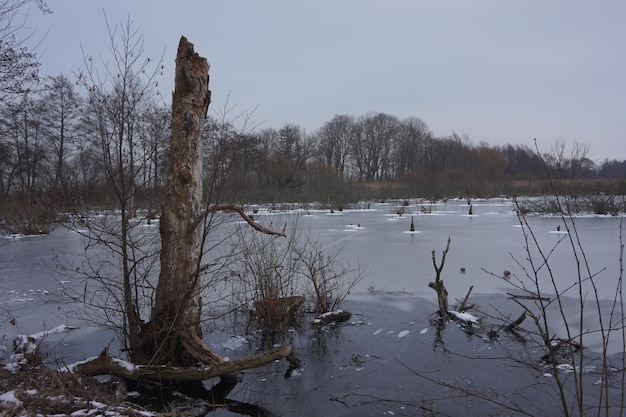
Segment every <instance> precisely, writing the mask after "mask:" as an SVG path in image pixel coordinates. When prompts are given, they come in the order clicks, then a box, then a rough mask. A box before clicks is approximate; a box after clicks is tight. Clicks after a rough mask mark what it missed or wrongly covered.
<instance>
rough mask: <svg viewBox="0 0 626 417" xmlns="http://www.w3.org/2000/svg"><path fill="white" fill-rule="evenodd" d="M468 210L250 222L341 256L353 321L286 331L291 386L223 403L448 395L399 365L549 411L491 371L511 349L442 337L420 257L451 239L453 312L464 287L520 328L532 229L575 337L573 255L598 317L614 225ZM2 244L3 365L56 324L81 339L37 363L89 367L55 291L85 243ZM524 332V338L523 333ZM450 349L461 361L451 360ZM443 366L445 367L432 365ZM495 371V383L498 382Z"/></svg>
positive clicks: (516, 375) (545, 287) (251, 380)
mask: <svg viewBox="0 0 626 417" xmlns="http://www.w3.org/2000/svg"><path fill="white" fill-rule="evenodd" d="M472 203H473V205H472V207H473V210H472V213H473V214H472V215H469V214H468V209H469V207H468V205H467V204H466V202H465V200H451V201H448V202H447V203H438V204H434V205H432V207H431V206H430V205H427V204H424V205H423V206H424V208H425V209H426V211H430V212H428V213H424V212H423V211H422V204H417V203H415V202H411V203H410V204H409V205H408V206H403V205H400V204H399V203H370V204H369V206H368V205H367V204H365V205H363V209H360V210H343V211H335V212H334V213H330V212H329V211H328V210H324V211H322V210H319V211H315V210H311V211H305V210H299V213H298V214H293V213H290V214H285V213H276V212H273V213H270V212H268V211H265V210H259V212H258V213H256V214H255V218H256V219H257V220H258V221H259V222H261V223H263V224H265V225H267V224H269V223H272V224H280V225H282V224H284V222H285V217H287V218H289V217H292V218H293V217H294V216H296V215H297V216H299V220H298V222H299V225H300V226H301V227H303V228H307V229H308V228H310V230H311V232H312V234H313V235H314V236H315V235H318V234H319V236H320V237H321V238H322V239H323V240H324V242H325V245H326V246H327V247H329V248H338V247H341V248H342V253H341V254H342V259H343V261H344V262H347V263H350V264H352V265H355V264H357V263H360V264H362V265H364V266H365V267H366V270H367V274H366V276H365V277H364V279H363V280H362V281H361V282H360V283H359V284H358V285H357V287H356V288H354V289H353V291H352V292H351V294H350V295H349V296H348V298H347V300H346V308H348V309H350V310H351V311H353V312H355V313H356V316H355V317H356V318H355V319H354V320H353V321H352V322H351V323H348V324H346V325H345V326H339V327H337V328H335V329H331V330H329V331H328V330H326V331H319V330H316V329H313V328H311V329H305V330H303V331H302V332H301V333H298V332H291V333H289V334H290V335H291V336H290V337H292V338H293V340H291V342H292V343H293V344H294V346H295V348H296V352H297V353H298V355H299V356H300V357H301V358H302V359H303V360H304V361H305V362H306V363H308V366H307V367H305V369H304V373H303V374H302V376H301V377H298V378H295V379H290V380H286V379H284V378H283V373H284V371H285V369H284V364H282V363H276V364H272V365H270V366H269V367H267V368H260V369H258V370H251V371H248V372H247V373H246V374H247V376H246V378H245V381H244V382H243V383H242V384H240V385H239V386H238V388H237V390H236V391H235V392H234V393H233V395H234V396H235V397H236V398H243V399H249V400H250V401H251V402H259V403H260V404H261V405H267V406H268V407H270V408H271V409H272V410H273V411H276V412H277V413H280V414H285V415H300V414H301V411H302V410H303V408H302V407H303V406H304V409H307V410H311V411H312V412H314V413H315V414H316V415H346V416H347V415H355V416H356V415H364V414H363V412H365V411H367V412H369V413H374V411H376V413H375V415H381V414H380V413H383V414H384V413H386V412H387V410H392V409H393V410H395V411H394V413H395V414H396V415H413V414H411V413H410V412H409V410H410V408H408V407H407V408H406V409H405V408H404V407H403V406H401V404H397V403H391V405H393V407H395V408H389V407H390V404H389V403H384V402H381V403H378V404H375V405H374V404H368V405H366V406H365V407H357V408H354V409H353V412H354V413H353V414H349V413H348V414H346V413H344V411H343V410H345V409H344V406H343V405H342V404H341V403H338V402H329V401H328V398H329V393H332V394H333V395H335V394H342V393H346V392H361V393H363V394H368V395H375V396H383V397H388V398H399V399H401V400H402V401H415V400H416V398H435V397H438V398H443V396H444V395H447V392H446V391H445V390H443V388H442V387H438V386H436V385H433V384H422V383H421V382H423V381H421V380H419V379H416V377H415V376H414V375H412V374H411V373H410V372H408V371H407V369H406V368H404V367H403V365H401V363H406V364H408V365H409V366H411V367H414V369H425V370H428V372H433V374H432V375H437V377H438V378H441V379H442V380H449V381H456V380H458V379H459V378H474V379H475V380H476V381H478V384H480V383H481V382H480V381H482V384H483V385H484V387H483V388H485V389H490V387H492V386H498V387H499V388H501V390H502V392H504V393H515V392H519V390H520V389H522V388H520V387H524V388H523V389H525V390H527V391H528V393H529V394H528V395H529V396H530V397H532V398H533V401H532V403H533V404H534V406H537V407H539V408H540V409H542V410H543V411H545V410H549V409H551V407H553V406H554V403H553V399H551V398H550V397H549V396H547V397H546V392H545V388H540V389H539V391H537V388H536V387H538V386H539V385H537V381H536V380H535V379H534V378H536V376H532V375H531V374H529V373H526V372H525V371H521V370H520V368H516V367H514V366H511V365H512V362H510V361H507V360H503V359H502V358H503V357H505V356H507V355H511V354H515V352H516V351H517V349H519V348H520V345H519V343H518V342H517V341H516V340H508V339H504V340H502V341H499V342H497V343H488V342H485V341H484V340H483V339H481V338H480V337H471V336H469V335H467V334H465V333H464V332H463V331H460V330H459V329H457V326H449V327H448V328H445V329H444V330H443V331H439V330H437V326H436V325H433V321H432V317H433V312H435V311H436V310H437V307H436V294H435V292H434V291H433V290H432V289H430V288H429V287H428V282H430V281H432V280H433V279H434V268H433V265H432V259H431V251H432V250H433V249H434V250H435V251H436V256H437V262H439V261H440V259H441V254H442V251H443V250H444V248H445V246H446V242H447V239H448V237H450V238H451V241H452V243H451V246H450V251H449V253H448V256H447V258H446V263H445V266H444V269H443V273H442V278H443V279H444V281H445V284H446V287H447V289H448V292H449V295H450V300H451V305H454V303H455V302H454V300H455V299H461V298H463V297H464V295H465V294H466V292H467V290H468V288H469V287H470V286H473V287H474V289H473V292H472V297H471V298H470V301H471V302H472V303H476V304H477V305H479V306H481V307H486V306H493V305H495V306H497V308H498V309H499V311H503V312H507V313H510V314H511V316H515V317H517V315H519V313H520V307H519V306H517V305H516V304H515V303H513V302H512V301H510V300H508V299H507V296H506V293H508V292H510V293H520V291H519V289H516V288H514V287H513V285H512V283H514V282H516V283H518V284H524V285H527V286H528V287H530V288H532V287H533V285H534V284H533V283H532V280H531V279H529V278H528V277H526V272H525V271H531V270H532V268H531V266H530V264H529V261H528V258H529V255H528V253H527V252H526V250H525V246H526V241H525V238H524V230H530V231H532V232H533V234H534V236H535V237H536V239H537V242H538V244H539V246H540V247H541V249H542V250H543V251H544V253H545V254H546V255H548V254H549V267H550V270H551V272H552V276H553V277H554V283H555V285H556V286H557V288H559V290H560V291H563V290H565V289H566V288H569V287H572V285H574V287H572V289H570V290H569V291H568V292H567V293H566V295H567V296H568V298H566V299H563V300H562V301H563V303H562V308H563V312H564V314H565V316H566V317H567V318H568V321H569V322H570V325H572V326H574V328H576V327H577V326H578V325H579V321H580V320H579V317H580V316H581V315H580V305H579V303H578V301H577V297H578V287H577V286H576V285H575V284H576V283H577V281H578V277H579V267H578V266H577V260H576V257H575V256H574V254H576V255H577V256H578V259H579V260H580V261H581V262H582V261H583V260H584V259H583V255H584V257H586V259H587V260H588V263H589V268H590V271H591V274H592V275H594V274H596V275H594V282H595V284H596V286H595V287H596V290H597V294H598V298H599V300H600V305H601V306H602V308H603V311H604V313H605V317H606V316H607V315H608V311H609V310H610V306H611V303H612V301H613V300H614V299H615V295H616V288H617V284H618V280H619V276H620V275H619V274H620V271H619V267H620V264H619V262H620V227H621V218H617V217H610V216H581V217H577V218H575V219H574V224H573V225H575V230H576V231H577V233H574V229H573V228H572V227H573V225H572V223H570V222H569V221H568V224H567V226H568V227H569V230H570V232H571V234H567V233H566V229H567V227H566V225H565V224H563V221H562V219H561V218H558V217H555V216H531V217H529V218H528V223H529V224H530V228H529V229H527V228H523V227H521V225H520V222H519V219H518V217H517V215H516V213H515V211H514V210H513V204H512V202H511V201H510V200H489V201H480V200H474V201H473V202H472ZM400 209H402V210H404V214H402V215H401V216H400V215H398V214H397V213H398V210H400ZM411 221H413V222H414V224H415V232H410V224H411ZM237 223H240V222H238V221H236V219H235V218H234V217H233V223H231V224H230V225H232V226H233V227H234V226H235V224H237ZM559 225H560V227H559ZM228 227H230V226H228V225H227V228H228ZM559 228H560V230H557V229H559ZM150 230H153V231H154V232H155V233H156V231H157V228H156V227H155V226H151V229H150ZM570 237H572V238H573V242H574V247H575V250H573V249H572V243H571V241H570ZM578 242H580V244H579V243H578ZM531 243H532V242H531ZM0 245H1V246H0V315H1V316H2V322H1V324H0V334H1V335H2V336H0V359H4V358H6V356H7V355H8V354H9V350H10V346H11V342H12V340H13V338H14V337H15V336H16V335H17V334H33V333H37V332H41V331H42V330H50V329H53V328H55V327H56V326H58V325H60V324H64V325H75V326H77V327H78V328H77V329H76V330H73V331H71V332H61V333H56V334H51V335H48V336H46V338H45V343H44V345H45V347H47V350H48V351H49V352H50V353H49V356H48V357H47V358H46V363H47V364H48V365H49V366H54V364H55V363H56V364H59V365H61V364H63V363H71V362H73V361H77V360H82V359H84V358H87V357H91V356H94V355H95V354H97V353H98V352H100V350H101V349H102V347H104V346H114V345H115V343H112V340H113V339H114V338H113V336H112V334H111V333H110V332H108V331H103V330H102V329H100V328H96V327H91V326H89V325H85V323H82V322H81V321H80V320H79V319H78V318H76V317H74V318H68V317H67V316H66V315H65V313H64V310H65V309H66V308H67V307H68V306H70V305H71V303H69V304H66V303H62V302H59V301H61V300H60V299H59V298H58V295H59V293H61V291H60V288H62V287H64V286H71V285H77V286H79V285H80V283H79V282H77V281H72V280H71V279H70V280H68V279H67V278H66V277H64V276H63V273H62V271H61V270H60V269H59V268H58V267H57V266H58V265H68V264H72V263H74V264H76V263H77V262H78V261H79V260H80V258H79V257H77V254H79V253H81V252H83V251H84V247H85V242H84V239H83V237H81V236H80V235H79V234H78V233H76V232H74V231H72V230H70V229H67V228H61V227H59V228H57V229H55V230H54V231H53V232H52V233H51V234H50V235H48V236H29V237H5V238H1V239H0ZM578 245H580V247H579V246H578ZM529 247H530V254H531V256H532V259H533V260H534V261H535V262H537V263H536V265H537V266H539V265H540V264H541V262H540V259H541V258H540V257H539V255H538V252H537V250H536V248H535V247H534V245H529ZM581 248H582V250H581ZM462 268H464V272H462V271H461V269H462ZM505 270H508V271H510V272H511V276H510V278H509V280H506V279H504V278H503V277H502V276H503V272H504V271H505ZM485 271H488V272H485ZM580 271H581V272H580V276H582V277H586V276H588V272H587V270H586V267H585V265H581V266H580ZM531 275H532V274H531ZM537 277H538V281H539V285H540V287H541V289H542V291H545V294H544V295H546V296H553V294H554V288H553V284H552V281H551V279H550V274H548V268H546V267H545V266H544V267H542V268H540V271H539V273H538V275H537ZM583 294H584V295H585V297H586V299H587V304H586V306H585V308H586V310H585V311H586V313H585V314H584V317H583V320H584V321H585V322H584V323H585V324H584V327H585V329H593V327H594V326H595V323H597V321H598V319H597V313H596V310H595V307H594V306H595V300H594V289H593V287H592V286H591V285H590V284H589V282H586V283H585V284H584V285H583ZM549 314H552V315H553V317H552V318H553V323H554V325H553V326H552V328H551V334H565V329H564V327H563V325H562V323H561V322H560V321H559V320H560V317H559V313H558V309H553V311H549ZM7 318H10V319H12V320H7ZM525 325H526V326H527V327H532V323H525ZM207 337H208V339H209V344H210V346H211V347H212V348H213V349H215V351H216V352H217V353H218V354H220V355H222V356H225V357H229V356H232V357H241V356H245V355H248V354H251V353H255V352H256V350H255V349H256V348H255V345H254V343H253V342H252V341H251V340H250V339H249V337H248V336H244V335H242V334H240V333H237V332H236V330H230V331H225V332H221V333H220V332H214V333H211V334H209V335H207ZM619 339H620V335H619V333H616V334H615V337H613V338H612V340H611V342H610V344H609V352H608V353H609V354H614V353H622V352H623V351H624V346H623V343H621V341H620V340H619ZM234 342H236V343H234ZM584 346H585V347H586V348H587V349H588V351H595V352H601V350H602V349H601V341H600V339H599V336H597V335H594V334H587V335H586V336H585V341H584ZM113 351H114V350H113ZM450 351H456V352H458V353H459V354H460V355H459V356H454V355H452V356H451V355H450ZM355 353H358V354H359V355H361V356H362V357H363V358H365V361H364V367H363V369H355V368H354V367H353V366H350V358H351V357H352V356H351V355H353V354H355ZM489 355H491V356H493V357H494V358H498V359H494V360H490V361H488V362H475V361H473V360H472V359H467V358H469V357H470V356H471V357H473V356H481V357H485V356H489ZM533 355H534V356H538V357H539V356H540V355H541V353H539V351H535V352H534V353H533V354H531V355H530V356H528V357H527V359H528V360H531V361H534V360H537V358H535V357H534V356H533ZM441 361H443V362H444V363H449V364H453V365H452V366H451V367H439V366H438V365H436V364H437V363H440V362H441ZM533 363H534V362H533ZM503 369H506V372H504V373H503V372H502V370H503ZM528 369H530V368H528ZM364 378H365V379H364ZM540 378H545V377H541V376H540ZM594 378H595V376H593V375H591V379H590V380H589V382H588V383H589V388H588V390H589V392H594V391H593V390H594V389H595V388H594V387H595V385H594ZM366 380H367V382H366ZM281 381H282V382H281ZM539 382H540V383H542V380H540V381H539ZM494 384H495V385H494ZM520 384H521V385H520ZM541 396H542V397H541ZM540 397H541V398H542V399H540ZM467 401H470V400H467ZM467 404H470V403H469V402H468V403H464V402H460V403H458V402H443V404H440V405H438V407H443V408H439V409H443V410H446V409H448V412H449V415H460V414H459V413H465V412H466V411H467V410H466V408H465V406H466V405H467ZM472 404H474V403H472ZM474 406H476V405H474ZM455 407H456V408H455ZM477 407H478V408H476V409H477V410H479V412H478V413H476V414H472V413H469V414H468V415H483V414H484V413H483V408H481V407H483V405H482V403H481V405H480V406H477ZM495 412H496V411H494V413H495ZM341 413H343V414H341ZM407 413H408V414H407ZM217 414H218V415H231V414H229V413H223V414H220V413H217ZM311 415H313V414H311ZM372 415H374V414H372Z"/></svg>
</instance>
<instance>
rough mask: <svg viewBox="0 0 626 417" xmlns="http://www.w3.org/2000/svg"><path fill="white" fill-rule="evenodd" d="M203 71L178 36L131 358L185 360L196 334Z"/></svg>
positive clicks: (201, 61)
mask: <svg viewBox="0 0 626 417" xmlns="http://www.w3.org/2000/svg"><path fill="white" fill-rule="evenodd" d="M208 71H209V64H208V62H207V60H206V59H205V58H202V57H200V56H199V55H198V54H197V53H195V52H194V47H193V44H191V43H189V42H188V41H187V39H186V38H185V37H182V38H181V39H180V43H179V45H178V53H177V56H176V74H175V83H176V84H175V88H174V95H173V98H172V143H171V146H170V155H169V156H170V161H169V165H168V169H167V174H166V175H167V182H166V186H165V194H164V198H163V204H162V214H161V220H160V232H161V252H160V260H161V271H160V274H159V281H158V284H157V288H156V294H155V305H154V308H153V310H152V315H151V319H150V322H149V323H148V324H147V325H146V326H144V328H143V329H142V331H141V335H140V339H141V340H140V345H139V346H138V349H135V350H134V351H133V352H132V360H133V362H136V363H148V362H151V363H159V364H163V363H166V362H173V363H176V364H177V365H186V364H188V363H185V362H189V361H190V359H191V358H189V357H187V358H185V357H181V355H180V354H181V353H182V352H184V351H185V350H186V346H185V342H186V341H188V340H194V339H195V338H200V337H201V332H200V292H199V289H200V285H199V279H198V278H199V274H198V272H197V271H196V269H197V262H198V259H199V257H200V245H199V242H200V241H199V236H198V231H197V228H196V227H194V225H195V224H196V218H197V216H199V215H200V209H201V201H202V159H201V156H202V147H201V146H202V141H201V135H202V129H203V126H204V119H205V117H206V113H207V110H208V106H209V102H210V98H211V95H210V92H209V90H208ZM192 356H193V357H195V355H192ZM196 359H197V360H199V358H196ZM203 359H205V360H206V359H208V361H209V362H208V364H217V363H220V362H221V358H219V357H218V356H217V355H214V356H209V357H208V358H203Z"/></svg>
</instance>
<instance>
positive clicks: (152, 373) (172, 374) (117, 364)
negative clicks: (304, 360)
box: [75, 345, 295, 382]
mask: <svg viewBox="0 0 626 417" xmlns="http://www.w3.org/2000/svg"><path fill="white" fill-rule="evenodd" d="M282 358H286V359H287V360H289V361H290V362H291V363H292V365H293V364H295V363H294V362H293V361H294V358H293V355H292V347H291V345H282V346H279V347H277V348H274V349H271V350H269V351H267V352H264V353H260V354H258V355H254V356H250V357H247V358H241V359H233V360H230V361H223V362H221V363H218V364H215V365H210V366H208V365H205V366H198V367H178V366H172V365H170V364H165V365H135V364H132V363H129V362H126V361H123V360H121V359H118V358H114V357H112V356H109V355H106V354H103V355H100V356H98V357H97V358H95V359H92V360H90V361H88V362H84V363H81V364H79V365H77V366H76V369H75V370H76V372H78V373H80V374H83V375H88V376H94V375H114V376H117V377H119V378H122V379H126V380H130V381H134V382H137V381H204V380H206V379H211V378H215V377H218V376H223V375H232V374H235V373H237V372H240V371H243V370H245V369H250V368H257V367H259V366H263V365H267V364H268V363H271V362H274V361H275V360H277V359H282Z"/></svg>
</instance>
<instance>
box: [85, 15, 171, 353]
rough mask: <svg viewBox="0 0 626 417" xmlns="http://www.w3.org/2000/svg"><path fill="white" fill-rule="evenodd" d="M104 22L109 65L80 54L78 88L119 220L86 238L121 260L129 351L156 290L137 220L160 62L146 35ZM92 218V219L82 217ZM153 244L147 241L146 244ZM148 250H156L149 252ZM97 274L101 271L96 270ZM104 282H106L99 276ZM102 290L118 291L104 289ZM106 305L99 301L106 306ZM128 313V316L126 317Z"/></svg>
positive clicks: (94, 226)
mask: <svg viewBox="0 0 626 417" xmlns="http://www.w3.org/2000/svg"><path fill="white" fill-rule="evenodd" d="M105 21H106V25H107V29H108V36H109V42H110V61H109V60H105V59H102V68H103V69H101V67H100V66H99V65H97V63H96V62H94V59H93V57H91V56H89V55H87V54H85V53H84V54H83V57H84V66H85V68H84V70H83V71H81V72H80V73H79V74H78V82H79V85H81V86H82V87H84V88H85V90H86V92H87V108H86V111H85V118H84V120H83V122H84V126H85V128H86V129H88V130H87V132H88V133H89V136H87V137H89V139H90V142H91V143H92V144H93V147H94V149H95V150H96V152H97V153H96V155H95V156H96V158H97V159H98V160H99V161H100V164H101V166H102V167H103V168H104V172H105V174H104V178H105V181H106V184H107V187H108V190H109V192H111V195H112V198H113V201H114V202H115V205H114V207H115V208H116V209H117V210H119V216H120V222H119V223H117V222H111V220H110V219H102V220H100V221H88V222H87V223H86V226H87V227H88V228H89V230H90V233H89V235H88V237H89V239H91V242H92V243H93V244H94V245H99V246H105V247H107V248H108V249H109V250H110V251H111V252H112V253H113V256H115V257H117V260H118V261H119V270H118V271H117V273H119V274H120V275H121V277H122V283H121V285H120V287H121V290H122V294H121V295H120V296H117V295H115V297H114V298H115V299H116V300H118V303H117V304H116V306H117V308H118V309H119V311H120V316H121V317H122V318H123V320H122V321H121V323H122V326H121V330H122V333H123V336H122V337H121V340H122V342H123V346H124V347H125V348H127V349H132V348H133V347H136V346H138V344H139V331H140V325H141V323H142V321H143V320H142V314H145V312H146V310H148V309H149V307H150V306H151V305H152V302H153V300H152V299H151V298H150V297H143V294H144V292H143V290H142V289H143V288H150V286H151V285H152V284H151V282H150V279H151V274H152V273H151V270H152V268H151V265H153V264H154V260H155V257H154V256H155V253H156V252H155V251H154V249H151V248H152V245H151V244H150V243H149V240H150V239H153V238H154V236H152V237H151V236H150V234H149V233H148V234H146V232H145V231H143V230H142V229H141V228H140V222H139V221H138V219H137V217H136V207H135V198H136V196H137V193H138V191H139V190H141V189H142V188H143V187H144V186H145V185H147V184H145V183H143V177H142V175H141V173H142V172H144V171H145V169H146V167H148V166H150V165H151V164H150V160H149V158H150V157H151V156H154V152H151V151H150V150H149V151H148V153H146V152H145V151H146V149H145V147H144V146H143V145H142V135H143V134H144V133H145V131H146V130H145V129H146V127H145V122H146V120H149V118H148V116H149V115H151V114H152V112H153V111H154V108H155V95H156V92H155V91H156V90H155V87H156V84H157V77H158V76H159V75H160V74H161V71H162V64H161V59H159V60H156V61H154V60H152V59H150V58H149V57H146V56H145V55H144V50H143V37H142V36H141V35H140V34H139V32H138V30H137V29H136V28H135V27H134V25H133V22H132V21H131V20H130V19H129V20H127V21H126V22H125V23H124V24H123V25H115V26H111V25H110V24H109V22H108V21H107V20H106V16H105ZM85 218H86V219H87V220H89V217H85ZM147 240H148V242H147ZM150 251H151V252H150ZM92 269H94V270H95V271H100V270H101V268H92ZM99 278H100V281H99V282H103V281H102V278H103V277H99ZM104 288H116V287H111V286H107V285H104ZM106 303H108V301H107V300H106V299H105V300H100V303H99V305H100V306H104V305H106ZM122 312H123V314H122Z"/></svg>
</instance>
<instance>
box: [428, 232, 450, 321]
mask: <svg viewBox="0 0 626 417" xmlns="http://www.w3.org/2000/svg"><path fill="white" fill-rule="evenodd" d="M451 241H452V240H451V239H450V237H448V244H447V245H446V249H445V250H444V251H443V254H442V256H441V263H440V264H439V265H437V259H436V256H435V250H434V249H433V251H432V260H433V266H434V267H435V281H433V282H429V283H428V286H429V287H430V288H432V289H434V290H435V291H436V292H437V301H438V303H439V315H440V316H441V317H442V318H447V317H448V290H446V287H445V285H444V284H443V280H442V279H441V271H442V270H443V265H444V263H445V262H446V255H447V254H448V251H449V250H450V242H451Z"/></svg>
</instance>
